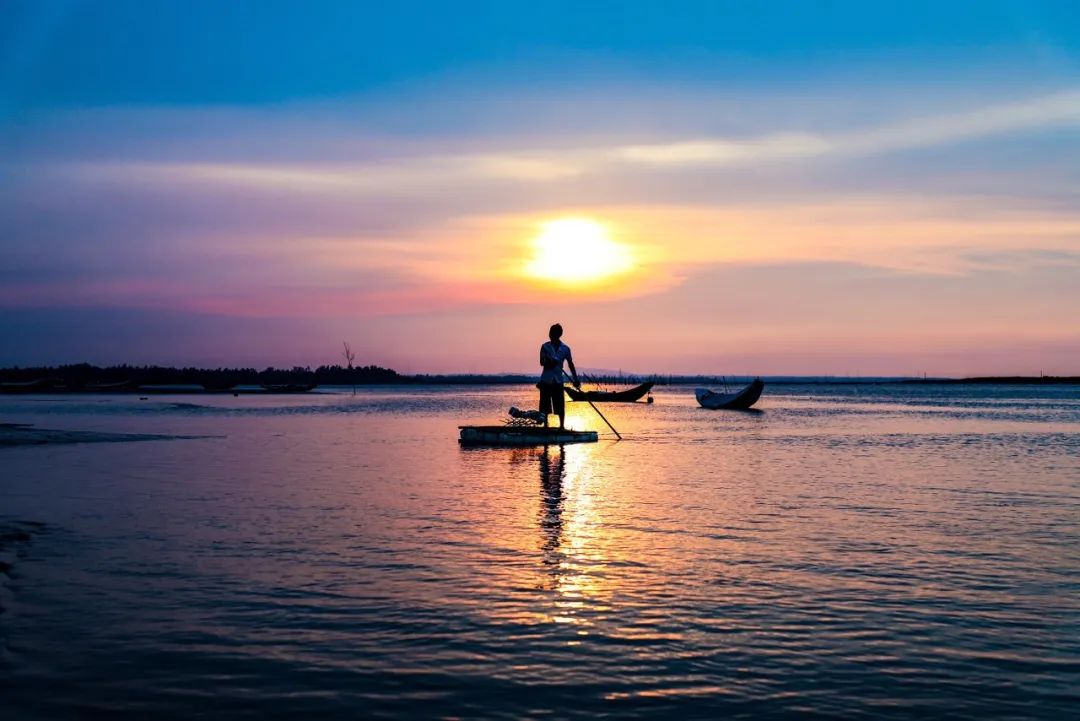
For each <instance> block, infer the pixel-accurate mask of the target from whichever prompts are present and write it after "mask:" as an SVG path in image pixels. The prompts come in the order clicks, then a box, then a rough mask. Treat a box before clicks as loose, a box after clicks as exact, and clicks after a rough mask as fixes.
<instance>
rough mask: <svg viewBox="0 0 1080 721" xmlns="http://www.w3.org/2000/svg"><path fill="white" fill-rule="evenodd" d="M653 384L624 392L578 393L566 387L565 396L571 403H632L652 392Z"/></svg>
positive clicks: (646, 384) (642, 385)
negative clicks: (568, 397)
mask: <svg viewBox="0 0 1080 721" xmlns="http://www.w3.org/2000/svg"><path fill="white" fill-rule="evenodd" d="M653 385H655V384H654V383H642V384H641V385H639V386H634V387H633V388H627V389H626V390H624V391H579V390H578V389H577V388H574V387H573V386H566V395H568V396H570V400H572V401H592V402H593V403H633V402H634V401H639V400H641V398H642V396H644V395H645V394H646V393H648V392H649V391H651V390H652V387H653Z"/></svg>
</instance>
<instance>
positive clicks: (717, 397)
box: [694, 378, 765, 411]
mask: <svg viewBox="0 0 1080 721" xmlns="http://www.w3.org/2000/svg"><path fill="white" fill-rule="evenodd" d="M764 390H765V381H763V380H761V379H760V378H755V379H754V381H753V383H751V384H750V385H748V386H746V387H745V388H743V389H742V390H739V391H736V392H734V393H717V392H716V391H711V390H709V389H708V388H696V389H694V395H695V396H697V400H698V403H700V404H701V407H702V408H709V409H711V410H718V409H724V410H730V411H745V410H747V409H748V408H750V406H752V405H754V404H755V403H757V401H758V398H761V393H762V391H764Z"/></svg>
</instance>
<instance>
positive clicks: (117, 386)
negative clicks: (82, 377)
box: [86, 380, 139, 392]
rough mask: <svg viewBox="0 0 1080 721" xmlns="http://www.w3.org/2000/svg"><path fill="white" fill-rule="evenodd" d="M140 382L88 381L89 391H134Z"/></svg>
mask: <svg viewBox="0 0 1080 721" xmlns="http://www.w3.org/2000/svg"><path fill="white" fill-rule="evenodd" d="M138 387H139V384H138V383H136V382H135V381H130V380H128V381H118V382H116V383H87V384H86V390H88V391H95V392H97V391H133V390H136V389H138Z"/></svg>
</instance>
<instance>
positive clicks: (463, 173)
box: [0, 0, 1080, 375]
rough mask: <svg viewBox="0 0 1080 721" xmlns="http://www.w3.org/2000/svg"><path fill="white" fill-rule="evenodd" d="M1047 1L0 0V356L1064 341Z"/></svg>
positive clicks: (800, 354) (1065, 83)
mask: <svg viewBox="0 0 1080 721" xmlns="http://www.w3.org/2000/svg"><path fill="white" fill-rule="evenodd" d="M1078 14H1080V11H1078V10H1077V8H1076V5H1075V3H1070V2H1021V1H1013V0H1007V1H998V2H955V3H947V4H942V3H930V2H910V3H895V4H893V3H862V2H830V3H805V4H795V3H746V2H711V3H709V2H687V3H682V4H680V5H679V12H678V13H674V12H672V11H671V10H670V9H668V8H665V7H664V6H663V5H661V4H659V3H649V2H633V1H631V2H620V3H614V2H610V3H609V2H594V3H587V4H578V3H569V2H549V3H542V4H526V3H498V2H463V3H446V4H432V5H430V6H409V7H388V6H382V5H380V6H375V5H374V4H372V5H370V6H367V5H365V4H361V3H337V2H327V3H321V2H312V3H303V4H299V3H278V2H231V3H228V4H226V5H218V4H214V3H181V2H155V3H144V2H121V1H117V2H110V3H107V4H101V3H91V2H80V1H75V0H73V1H70V2H56V1H54V0H44V1H41V2H24V1H22V0H15V1H14V2H7V3H4V4H3V5H2V6H0V218H2V219H3V222H2V225H0V257H2V258H3V260H2V261H0V337H3V338H4V339H5V341H4V343H3V344H0V365H11V364H20V365H30V364H46V363H47V364H56V363H66V362H78V361H84V360H85V361H89V362H94V363H114V362H134V363H160V364H166V365H186V364H204V365H211V366H219V365H244V366H260V367H261V366H265V365H287V366H291V365H295V364H299V365H306V364H311V365H319V364H323V363H334V362H340V356H339V355H338V349H339V347H340V343H341V341H342V340H348V341H350V342H351V344H352V346H353V348H354V350H356V352H357V354H358V361H360V362H362V363H365V364H366V363H374V364H379V365H383V366H389V367H392V368H395V369H397V370H399V371H402V372H511V371H513V372H516V371H527V372H531V371H533V370H535V368H534V364H535V362H534V358H535V355H536V348H537V346H538V345H539V343H540V342H541V341H542V340H543V339H544V336H545V333H546V329H547V327H548V325H549V324H550V323H552V322H555V321H560V322H562V323H563V324H564V325H565V326H566V329H567V335H566V339H567V341H568V342H569V343H570V344H571V345H572V346H573V347H574V351H575V356H576V358H577V360H578V362H579V364H581V365H583V366H585V367H604V368H624V369H627V370H634V371H638V372H661V373H717V374H719V373H739V374H743V373H746V374H766V375H767V374H807V375H810V374H838V375H843V374H854V373H861V374H863V375H911V374H921V373H923V372H926V373H929V374H931V375H988V374H1038V373H1040V372H1044V373H1047V374H1076V373H1080V361H1078V360H1077V359H1080V66H1078V59H1080V58H1078V52H1080V22H1077V19H1078Z"/></svg>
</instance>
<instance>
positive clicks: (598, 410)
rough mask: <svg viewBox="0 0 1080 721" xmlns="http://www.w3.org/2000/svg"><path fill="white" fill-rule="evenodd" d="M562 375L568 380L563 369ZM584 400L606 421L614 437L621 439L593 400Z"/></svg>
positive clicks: (568, 377)
mask: <svg viewBox="0 0 1080 721" xmlns="http://www.w3.org/2000/svg"><path fill="white" fill-rule="evenodd" d="M563 376H565V377H566V380H570V376H568V375H566V371H563ZM585 402H586V403H588V404H589V407H590V408H592V409H593V410H594V411H596V415H598V416H600V420H602V421H603V422H604V423H607V427H608V428H610V429H611V432H612V433H614V434H615V437H616V438H618V439H619V440H620V441H621V440H622V436H621V435H619V432H618V431H617V430H615V426H613V425H611V421H609V420H608V419H607V418H605V417H604V414H603V413H601V412H600V409H599V408H597V407H596V406H594V405H593V402H592V401H590V400H589V399H588V398H586V399H585Z"/></svg>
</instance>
